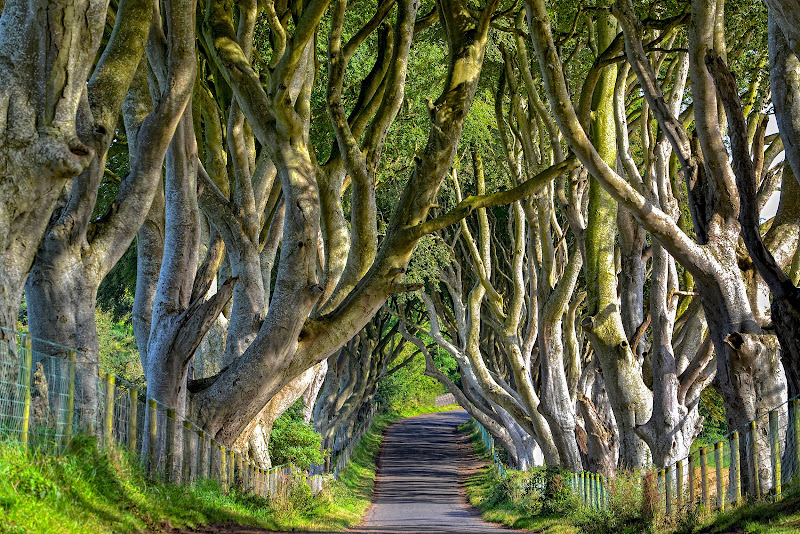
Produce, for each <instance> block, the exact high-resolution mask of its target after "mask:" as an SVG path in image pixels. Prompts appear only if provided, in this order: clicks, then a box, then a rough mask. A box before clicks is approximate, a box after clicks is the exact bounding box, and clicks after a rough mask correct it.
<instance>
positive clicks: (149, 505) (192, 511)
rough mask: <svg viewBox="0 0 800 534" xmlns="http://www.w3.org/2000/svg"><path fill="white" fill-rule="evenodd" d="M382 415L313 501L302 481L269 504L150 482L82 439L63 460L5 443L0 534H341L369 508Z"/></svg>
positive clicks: (214, 488) (128, 460) (215, 488)
mask: <svg viewBox="0 0 800 534" xmlns="http://www.w3.org/2000/svg"><path fill="white" fill-rule="evenodd" d="M398 417H399V416H398V415H379V416H376V417H375V419H374V420H373V424H372V427H371V428H370V430H369V431H368V432H367V434H366V435H365V436H364V438H363V439H362V441H361V443H360V444H359V445H358V446H357V447H356V449H355V451H354V454H353V458H352V461H351V463H350V464H349V465H348V466H347V467H346V468H345V469H344V470H343V472H342V473H341V476H340V480H339V481H334V482H331V483H330V484H329V485H328V487H327V488H326V489H325V490H324V491H323V492H322V493H320V494H319V495H317V496H312V495H311V492H310V490H309V489H308V486H306V485H305V484H303V483H299V482H298V483H297V484H293V485H291V486H290V487H289V488H287V490H286V491H285V492H283V493H282V494H280V495H279V496H278V498H275V499H271V500H266V499H262V498H259V497H254V496H251V495H244V494H239V493H236V492H233V493H230V494H225V493H223V492H222V489H221V487H220V485H219V484H218V483H216V482H214V481H209V480H206V481H202V482H200V483H198V484H196V485H193V486H187V487H177V486H172V485H169V484H163V483H154V482H151V481H149V480H147V479H146V477H145V476H144V473H143V472H142V470H141V468H140V467H139V465H138V463H137V462H136V461H135V459H134V458H133V457H132V456H131V455H130V454H128V453H127V452H125V451H105V450H99V449H98V448H97V447H96V444H95V440H94V439H93V438H88V437H85V436H79V437H77V438H76V439H75V440H74V441H73V443H72V445H71V446H70V448H69V449H68V450H67V451H65V453H64V454H63V455H62V456H60V457H53V456H45V455H39V454H36V453H31V454H24V453H22V452H21V451H20V450H19V449H18V448H16V447H13V446H10V445H8V444H0V533H14V534H17V533H70V534H71V533H92V534H94V533H104V532H108V533H114V534H117V533H127V532H163V531H165V530H166V529H168V528H169V527H196V526H198V525H204V524H209V523H235V524H239V525H248V526H255V527H261V528H267V529H275V530H341V529H343V528H345V527H348V526H351V525H354V524H357V523H358V522H359V521H360V520H361V516H362V515H363V513H364V511H365V510H366V508H367V506H369V503H370V499H371V495H372V488H373V486H374V482H375V460H376V456H377V454H378V451H379V450H380V442H381V439H382V434H383V430H384V429H385V428H386V426H387V425H388V424H390V423H391V422H392V421H394V420H396V419H397V418H398Z"/></svg>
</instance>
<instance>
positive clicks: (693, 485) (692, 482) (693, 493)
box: [688, 453, 697, 506]
mask: <svg viewBox="0 0 800 534" xmlns="http://www.w3.org/2000/svg"><path fill="white" fill-rule="evenodd" d="M688 468H689V469H688V471H689V502H691V503H692V506H694V505H695V504H696V503H697V481H696V479H695V476H696V475H697V462H695V461H694V453H691V454H690V455H689V465H688Z"/></svg>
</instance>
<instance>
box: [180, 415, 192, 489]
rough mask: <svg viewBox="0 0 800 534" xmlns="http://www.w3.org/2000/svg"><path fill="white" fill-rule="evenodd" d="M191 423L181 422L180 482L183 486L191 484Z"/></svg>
mask: <svg viewBox="0 0 800 534" xmlns="http://www.w3.org/2000/svg"><path fill="white" fill-rule="evenodd" d="M192 457H193V455H192V423H191V421H188V420H186V419H184V420H183V462H181V463H182V464H183V467H182V468H181V471H182V474H181V480H183V483H184V484H191V483H192Z"/></svg>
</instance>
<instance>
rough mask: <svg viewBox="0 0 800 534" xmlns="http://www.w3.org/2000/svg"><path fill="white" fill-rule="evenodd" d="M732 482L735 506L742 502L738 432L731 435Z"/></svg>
mask: <svg viewBox="0 0 800 534" xmlns="http://www.w3.org/2000/svg"><path fill="white" fill-rule="evenodd" d="M730 469H731V470H732V471H731V472H732V476H733V477H734V480H733V491H734V493H733V498H734V503H736V504H737V505H738V504H739V503H741V502H742V462H741V460H740V458H739V431H738V430H736V431H734V432H733V434H732V435H731V467H730Z"/></svg>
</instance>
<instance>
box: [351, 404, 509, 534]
mask: <svg viewBox="0 0 800 534" xmlns="http://www.w3.org/2000/svg"><path fill="white" fill-rule="evenodd" d="M468 419H469V416H468V415H467V413H466V412H464V411H463V410H457V411H452V412H441V413H435V414H428V415H420V416H417V417H412V418H409V419H404V420H402V421H400V422H398V423H395V424H393V425H392V426H390V427H389V428H388V429H387V431H386V438H385V441H384V448H383V451H382V452H381V456H380V460H379V464H378V478H377V484H376V486H375V493H374V496H373V502H372V505H371V506H370V508H369V510H367V514H366V515H365V517H364V521H362V523H361V525H359V526H358V527H355V528H353V529H352V530H351V531H352V532H358V533H377V532H381V533H391V534H394V533H407V532H424V533H432V534H433V533H441V534H445V533H447V534H449V533H453V534H455V533H469V532H476V533H477V532H480V533H486V534H495V533H504V534H508V533H509V532H514V531H512V530H509V529H506V528H503V527H500V526H497V525H492V524H490V523H485V522H484V521H482V520H481V518H480V514H479V513H478V511H477V510H475V509H474V508H472V507H471V506H469V505H468V504H467V502H466V499H465V497H464V494H463V488H462V486H461V485H460V484H459V469H460V468H464V467H465V466H466V464H467V463H468V462H469V457H470V455H471V453H472V448H471V445H470V444H469V442H468V441H467V439H466V437H465V436H463V435H462V434H459V433H458V432H457V430H456V427H457V426H458V425H459V424H461V423H463V422H465V421H467V420H468Z"/></svg>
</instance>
